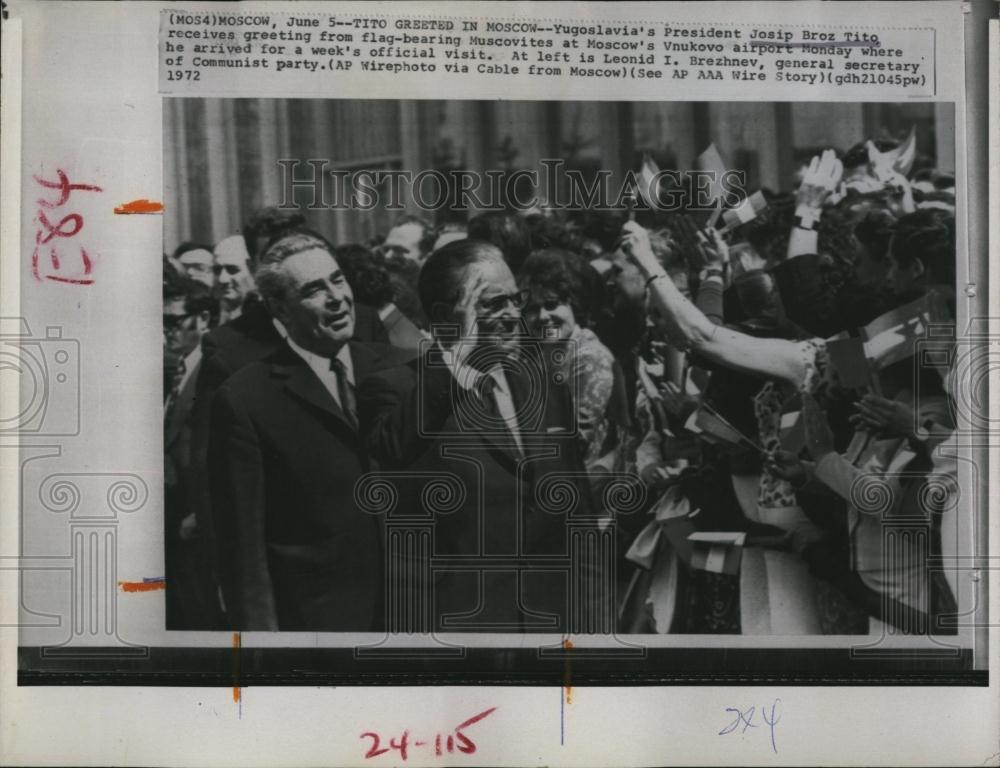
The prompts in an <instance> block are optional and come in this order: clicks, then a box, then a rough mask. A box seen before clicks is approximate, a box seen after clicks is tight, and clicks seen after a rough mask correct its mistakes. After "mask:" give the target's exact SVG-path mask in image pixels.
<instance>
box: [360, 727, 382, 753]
mask: <svg viewBox="0 0 1000 768" xmlns="http://www.w3.org/2000/svg"><path fill="white" fill-rule="evenodd" d="M366 736H371V738H372V747H371V749H369V750H368V751H367V752H365V757H366V758H368V757H378V756H379V755H384V754H385V753H386V752H388V751H389V748H388V747H383V748H382V749H379V748H378V745H379V744H380V743H381V740H380V739H379V737H378V734H377V733H372V732H371V731H366V732H365V733H362V734H361V738H362V739H363V738H365V737H366Z"/></svg>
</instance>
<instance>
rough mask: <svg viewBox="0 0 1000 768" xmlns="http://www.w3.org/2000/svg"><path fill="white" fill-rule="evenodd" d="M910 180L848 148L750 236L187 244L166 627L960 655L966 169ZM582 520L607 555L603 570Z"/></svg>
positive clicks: (607, 234)
mask: <svg viewBox="0 0 1000 768" xmlns="http://www.w3.org/2000/svg"><path fill="white" fill-rule="evenodd" d="M898 156H899V152H898V147H896V146H895V145H893V144H891V143H884V142H870V141H869V142H864V143H862V144H859V145H858V146H856V147H853V148H851V149H850V150H848V151H846V152H842V153H838V152H835V151H833V150H827V151H825V152H823V153H822V154H820V155H818V156H817V157H815V158H814V159H813V160H812V162H811V163H810V164H809V165H808V166H805V167H803V168H802V169H800V171H799V174H798V178H797V179H796V180H795V190H794V192H790V193H783V194H779V193H772V192H770V191H767V190H764V191H763V199H764V200H765V201H766V207H765V208H764V209H763V210H758V211H755V212H754V214H753V215H752V216H749V217H748V216H737V217H735V218H734V217H725V216H720V215H719V214H720V213H721V211H715V212H712V211H694V210H656V209H655V206H652V207H650V206H647V207H645V208H644V209H643V210H634V209H628V210H621V211H610V212H608V211H602V212H595V211H578V212H566V211H550V210H545V209H544V208H534V209H530V210H504V211H499V210H497V211H487V212H484V213H480V214H478V215H475V216H473V217H472V218H470V219H469V220H468V221H467V222H465V221H463V222H449V223H447V224H444V225H441V226H434V225H432V224H431V223H429V221H427V220H425V219H422V218H419V217H416V216H407V217H404V218H401V219H400V220H398V221H397V222H396V224H395V225H394V226H393V227H392V228H391V230H390V231H388V232H387V233H385V235H384V237H379V238H377V239H376V240H373V241H372V242H366V243H350V244H332V243H330V242H329V241H328V240H327V239H326V238H324V237H323V236H322V235H320V234H319V233H318V232H316V231H314V230H312V229H310V228H309V227H308V226H307V225H306V220H305V218H304V216H303V215H302V214H301V213H300V212H298V211H287V210H280V209H277V208H265V209H262V210H261V211H259V212H257V213H256V214H254V215H253V216H252V217H251V218H250V220H249V221H248V222H246V224H245V226H244V227H243V228H242V230H241V232H240V233H238V234H234V235H232V236H230V237H227V238H225V239H223V240H221V241H220V242H218V243H215V244H199V243H185V244H183V245H181V246H180V247H179V248H177V249H176V251H175V252H174V253H173V254H171V255H169V256H165V257H164V281H163V307H164V310H163V322H164V392H165V401H164V409H165V412H164V439H165V464H166V466H165V488H166V493H165V500H166V560H167V611H168V617H167V622H168V623H167V626H168V628H171V629H205V630H208V629H224V628H225V629H238V630H309V631H385V630H386V629H389V630H392V631H397V630H402V631H419V632H427V631H432V630H433V631H454V630H463V629H464V630H470V629H474V630H477V631H515V632H516V631H534V630H537V631H550V632H551V631H564V630H565V628H566V627H571V626H572V627H578V626H581V625H580V624H579V623H576V624H574V623H573V622H572V620H568V619H566V616H567V613H568V612H571V611H574V610H577V611H579V610H583V609H581V608H580V604H581V603H584V604H588V605H589V608H588V609H587V610H591V611H592V615H594V616H598V617H606V616H611V617H612V618H611V621H610V623H609V622H607V621H604V620H603V619H602V620H599V621H597V622H596V623H587V622H584V624H583V625H582V626H585V627H589V630H590V631H598V632H610V631H616V632H619V633H660V634H664V633H743V634H760V635H782V634H793V635H794V634H823V633H826V634H857V633H862V634H863V633H868V632H874V633H880V632H883V631H885V630H886V628H887V627H888V628H891V631H893V632H902V633H925V632H929V631H934V632H947V631H949V630H948V628H947V622H946V621H945V620H944V619H945V617H947V616H949V615H950V614H953V613H954V611H955V597H954V594H955V585H954V583H952V582H951V581H950V577H949V574H948V573H947V571H942V570H941V569H939V568H935V567H934V563H935V562H936V558H940V557H942V556H947V555H949V554H951V555H955V554H957V553H956V552H955V551H954V550H955V547H956V543H955V538H954V530H955V520H954V516H955V515H956V514H957V511H956V507H957V494H958V490H957V483H956V473H957V466H956V460H955V458H954V456H953V455H952V453H951V452H950V451H949V450H948V443H949V441H950V440H951V439H952V433H953V431H954V428H955V425H954V409H953V402H952V398H951V397H950V394H949V393H950V391H951V388H950V383H949V382H950V380H949V376H948V371H947V370H946V369H943V368H934V367H931V368H927V367H922V366H921V365H920V364H919V363H918V360H917V357H915V354H914V350H915V349H916V344H917V340H918V339H917V336H918V335H919V331H920V330H921V329H923V328H925V327H926V326H927V325H928V324H929V323H931V322H947V321H948V320H949V319H950V318H953V317H954V312H955V295H954V292H955V259H956V250H955V248H956V246H955V216H954V179H953V178H951V177H950V176H947V175H945V174H941V173H938V172H936V171H935V170H933V169H932V168H929V167H920V163H919V162H918V163H917V164H916V166H915V169H913V168H905V167H904V168H901V167H900V164H899V163H898V162H897V160H898ZM900 328H902V329H903V331H904V332H902V333H900V332H892V333H890V334H889V335H888V336H889V337H891V341H888V342H887V341H886V340H885V339H886V338H887V336H886V335H885V334H883V335H881V336H880V334H882V333H883V331H885V330H886V329H889V330H890V331H892V330H893V329H895V331H899V329H900ZM914 329H917V331H916V332H914ZM907 330H908V331H910V332H909V333H907V332H906V331H907ZM379 479H381V480H383V481H384V483H386V484H387V485H388V487H389V491H388V492H387V493H383V494H382V495H379V493H380V491H379V487H378V486H377V485H373V484H372V483H373V481H375V480H379ZM554 480H559V481H560V482H562V483H563V487H562V495H561V496H559V494H557V493H548V490H551V488H550V487H549V486H551V485H552V482H553V481H554ZM440 481H444V483H445V484H446V485H448V490H447V492H443V493H442V492H441V488H440V487H438V488H437V489H436V491H435V489H434V488H433V487H432V486H434V485H435V483H438V484H439V485H440ZM612 485H614V486H615V487H616V488H617V490H618V491H619V492H618V493H609V492H608V489H609V488H610V487H611V486H612ZM623 485H624V486H627V487H628V488H629V489H630V490H629V492H628V493H626V494H625V496H626V497H628V502H627V503H625V502H623V503H622V505H621V506H619V505H618V503H617V502H616V499H622V498H624V497H623V496H622V494H621V493H620V491H621V488H622V486H623ZM928 488H930V489H932V492H927V489H928ZM873 489H874V490H873ZM556 497H558V499H556ZM373 499H374V503H373ZM567 499H568V501H567ZM557 501H558V503H557ZM876 502H877V503H876ZM380 507H381V508H380ZM400 520H402V521H404V522H405V521H411V522H412V523H413V526H411V527H412V528H413V529H414V530H416V529H419V528H420V524H421V523H422V522H427V523H429V525H430V527H431V528H432V530H433V533H432V534H431V536H432V538H431V539H430V540H429V541H430V542H431V543H430V544H427V543H426V541H427V540H426V539H421V538H420V537H419V536H418V537H414V538H411V539H405V540H404V539H393V538H391V537H390V536H388V534H387V531H388V528H389V527H391V526H392V525H396V526H398V525H399V521H400ZM581 521H582V523H581ZM581 524H582V525H583V526H584V528H586V527H587V526H588V525H589V526H590V528H591V529H592V530H593V531H594V532H595V534H596V535H597V536H598V537H604V538H599V539H598V540H600V541H607V540H610V541H612V542H613V546H612V548H611V550H610V551H608V552H603V554H602V555H601V556H600V557H590V558H588V559H587V562H586V563H585V564H584V565H582V566H581V565H579V563H577V562H576V560H574V558H573V557H571V556H570V543H569V539H570V535H569V531H570V529H573V530H579V529H580V528H579V526H580V525H581ZM608 536H610V537H611V538H610V539H608V538H607V537H608ZM400 542H405V543H400ZM421 542H424V543H421ZM571 561H572V563H573V564H572V565H567V566H566V567H565V568H564V567H563V565H564V564H566V563H569V562H571ZM401 564H402V565H401ZM442 564H443V565H442ZM390 565H391V566H392V567H390ZM403 572H406V573H410V574H415V573H418V574H423V575H418V576H415V577H413V578H410V579H409V581H408V582H407V586H400V583H397V582H396V581H394V579H396V578H397V576H396V575H398V574H399V573H403ZM394 574H396V575H394ZM608 584H610V585H611V586H610V588H603V589H602V588H600V587H599V585H605V587H606V586H607V585H608ZM407 589H409V590H417V591H418V592H420V594H422V595H423V598H422V599H423V600H424V603H420V600H421V598H420V597H419V596H416V597H415V596H414V595H408V597H407V599H408V600H410V603H407V605H409V604H417V603H420V604H421V605H424V606H425V608H426V610H425V612H424V613H422V614H420V615H421V616H423V617H424V618H419V617H418V618H414V616H415V615H416V614H417V613H419V611H415V612H414V615H413V616H410V618H408V619H407V618H402V619H401V618H400V615H399V612H400V610H402V609H401V608H400V606H401V605H403V602H405V601H402V602H401V601H400V599H399V597H398V595H397V592H398V591H399V590H407ZM421 590H422V591H421ZM581 595H582V597H581ZM601 601H605V602H606V603H607V604H606V605H605V604H604V603H602V604H601V605H600V606H597V603H598V602H601ZM422 610H423V609H422Z"/></svg>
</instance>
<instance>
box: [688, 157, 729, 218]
mask: <svg viewBox="0 0 1000 768" xmlns="http://www.w3.org/2000/svg"><path fill="white" fill-rule="evenodd" d="M694 170H696V171H700V172H701V173H703V174H706V176H707V178H708V180H709V186H708V203H709V205H713V204H715V202H716V201H717V200H718V199H719V198H721V197H722V196H723V194H724V193H725V189H724V188H723V186H722V177H723V175H724V174H725V173H726V171H727V170H728V168H726V163H725V162H724V161H723V159H722V155H720V154H719V150H718V149H716V147H715V144H714V143H712V144H709V145H708V149H706V150H705V151H704V152H702V153H701V154H700V155H698V157H696V158H695V159H694ZM699 202H702V201H701V200H699Z"/></svg>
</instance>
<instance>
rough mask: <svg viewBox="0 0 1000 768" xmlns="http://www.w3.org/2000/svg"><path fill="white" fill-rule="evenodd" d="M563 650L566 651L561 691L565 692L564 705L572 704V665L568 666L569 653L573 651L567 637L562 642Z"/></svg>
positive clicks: (570, 641)
mask: <svg viewBox="0 0 1000 768" xmlns="http://www.w3.org/2000/svg"><path fill="white" fill-rule="evenodd" d="M563 648H565V649H566V651H567V653H566V667H565V670H564V672H563V690H564V691H565V692H566V703H567V704H572V703H573V685H572V675H571V674H570V673H571V671H572V665H571V664H570V656H569V651H571V650H572V649H573V641H572V640H570V639H569V638H568V637H567V638H566V639H565V640H563Z"/></svg>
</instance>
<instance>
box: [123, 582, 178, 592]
mask: <svg viewBox="0 0 1000 768" xmlns="http://www.w3.org/2000/svg"><path fill="white" fill-rule="evenodd" d="M118 586H119V588H120V589H121V591H122V592H153V591H155V590H157V589H166V588H167V581H166V579H153V580H150V581H147V580H145V579H143V580H142V581H119V582H118Z"/></svg>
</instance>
